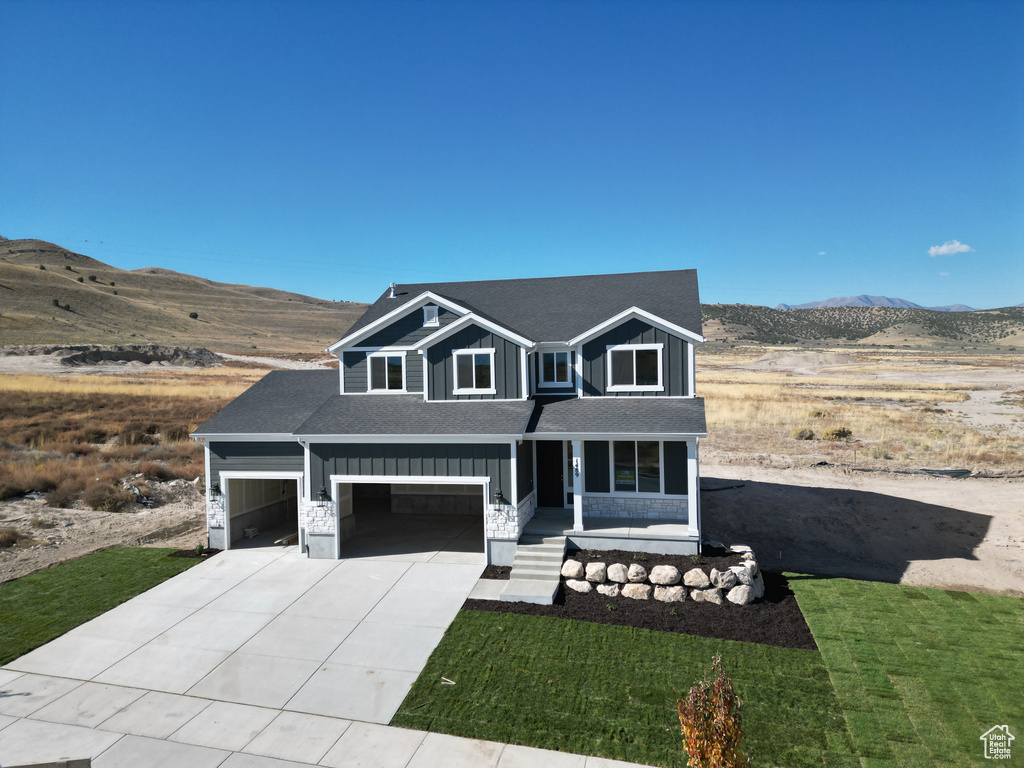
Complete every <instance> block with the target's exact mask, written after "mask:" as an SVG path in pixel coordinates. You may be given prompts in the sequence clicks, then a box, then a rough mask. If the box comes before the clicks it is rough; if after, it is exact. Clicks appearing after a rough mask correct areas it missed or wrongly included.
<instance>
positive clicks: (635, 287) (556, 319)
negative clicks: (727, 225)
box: [346, 269, 701, 341]
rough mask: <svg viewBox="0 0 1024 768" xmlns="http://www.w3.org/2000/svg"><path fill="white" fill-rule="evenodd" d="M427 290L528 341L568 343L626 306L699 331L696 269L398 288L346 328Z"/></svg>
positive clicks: (355, 328)
mask: <svg viewBox="0 0 1024 768" xmlns="http://www.w3.org/2000/svg"><path fill="white" fill-rule="evenodd" d="M426 291H431V292H432V293H435V294H437V295H439V296H441V297H443V298H447V299H450V300H452V301H454V302H455V303H457V304H460V305H462V306H464V307H466V308H467V309H471V310H473V311H474V312H476V313H477V314H480V315H482V316H484V317H486V318H487V319H489V320H494V321H495V322H497V323H499V324H501V325H503V326H505V327H506V328H508V329H510V330H512V331H515V332H516V333H519V334H521V335H523V336H525V337H526V338H528V339H530V340H531V341H567V340H569V339H571V338H574V337H575V336H577V335H579V334H581V333H583V332H584V331H586V330H588V329H590V328H593V327H594V326H596V325H598V324H600V323H602V322H604V321H605V320H607V319H608V318H610V317H613V316H615V315H617V314H619V313H620V312H622V311H623V310H626V309H629V308H630V307H634V306H635V307H639V308H640V309H643V310H646V311H648V312H650V313H652V314H654V315H657V316H658V317H661V318H664V319H665V320H668V321H669V322H671V323H675V324H676V325H679V326H682V327H683V328H685V329H686V330H688V331H692V332H693V333H696V334H700V333H701V315H700V296H699V294H698V291H697V271H696V270H693V269H681V270H675V271H667V272H630V273H626V274H619V275H579V276H575V277H537V278H529V279H521V280H481V281H474V282H464V283H416V284H409V285H398V286H397V287H396V289H395V294H396V295H395V298H393V299H389V298H388V293H389V292H388V291H385V292H384V294H382V295H381V297H380V298H379V299H377V301H376V302H375V303H374V304H372V305H371V306H370V308H369V309H367V310H366V313H365V314H364V315H363V316H362V317H361V318H359V320H357V321H356V324H355V325H353V326H352V328H350V329H349V331H348V333H347V334H346V336H348V335H351V334H353V333H355V332H357V331H358V330H359V329H361V328H363V327H364V326H366V325H369V324H370V323H372V322H373V321H375V320H377V319H379V318H381V317H383V316H384V315H386V314H388V313H389V312H391V311H393V310H394V309H396V308H398V307H400V306H401V305H402V304H404V303H406V302H409V301H413V300H414V299H416V298H417V297H418V296H420V295H422V294H423V293H424V292H426Z"/></svg>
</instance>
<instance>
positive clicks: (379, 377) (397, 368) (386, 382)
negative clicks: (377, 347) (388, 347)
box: [367, 352, 405, 392]
mask: <svg viewBox="0 0 1024 768" xmlns="http://www.w3.org/2000/svg"><path fill="white" fill-rule="evenodd" d="M367 363H369V368H370V391H371V392H402V391H404V390H405V355H404V354H394V353H388V352H374V353H371V354H370V355H369V356H368V359H367Z"/></svg>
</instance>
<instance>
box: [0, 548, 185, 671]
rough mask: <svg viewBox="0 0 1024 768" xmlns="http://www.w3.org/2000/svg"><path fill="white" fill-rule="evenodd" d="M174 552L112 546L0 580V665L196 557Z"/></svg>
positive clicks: (71, 627)
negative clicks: (27, 573)
mask: <svg viewBox="0 0 1024 768" xmlns="http://www.w3.org/2000/svg"><path fill="white" fill-rule="evenodd" d="M174 551H176V550H173V549H157V548H149V547H114V548H112V549H105V550H103V551H102V552H96V553H94V554H92V555H87V556H85V557H80V558H78V559H77V560H72V561H70V562H67V563H63V564H61V565H58V566H56V567H54V568H50V569H48V570H45V571H40V572H39V573H34V574H32V575H31V576H24V577H22V578H20V579H15V580H14V581H9V582H7V583H6V584H0V664H6V663H7V662H9V661H13V660H14V659H16V658H18V657H19V656H21V655H22V654H24V653H28V652H29V651H31V650H32V649H33V648H38V647H39V646H40V645H42V644H43V643H47V642H49V641H50V640H53V639H54V638H55V637H60V636H61V635H63V634H64V633H65V632H67V631H68V630H70V629H74V628H75V627H77V626H78V625H79V624H84V623H85V622H87V621H89V619H92V618H94V617H96V616H99V615H100V614H101V613H103V612H105V611H109V610H110V609H111V608H113V607H114V606H116V605H119V604H121V603H123V602H124V601H125V600H129V599H130V598H133V597H135V596H136V595H138V594H139V593H141V592H145V591H146V590H147V589H150V588H151V587H154V586H156V585H157V584H159V583H160V582H161V581H164V580H165V579H169V578H170V577H171V576H174V575H175V574H177V573H181V572H182V571H184V570H186V569H188V568H191V567H192V566H193V565H195V564H196V563H198V562H200V561H199V560H198V559H189V558H175V557H168V556H167V555H169V554H170V553H171V552H174Z"/></svg>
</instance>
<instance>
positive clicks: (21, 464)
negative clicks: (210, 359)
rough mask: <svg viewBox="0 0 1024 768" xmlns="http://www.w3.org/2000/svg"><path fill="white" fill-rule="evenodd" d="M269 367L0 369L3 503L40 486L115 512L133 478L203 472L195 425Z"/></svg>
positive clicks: (65, 501) (56, 498)
mask: <svg viewBox="0 0 1024 768" xmlns="http://www.w3.org/2000/svg"><path fill="white" fill-rule="evenodd" d="M264 373H265V371H259V370H237V369H231V368H209V369H198V370H196V369H193V370H180V371H159V372H139V373H132V374H124V375H120V376H102V375H101V376H89V375H79V376H63V377H54V376H38V375H8V376H0V397H2V403H3V404H2V405H0V446H2V447H0V500H2V499H7V498H11V497H14V496H17V495H20V494H22V493H25V492H28V491H36V492H39V493H45V494H46V500H47V503H48V504H49V505H50V506H54V507H67V506H70V505H71V504H72V503H74V502H75V501H78V500H81V501H83V502H84V503H85V504H87V505H88V506H90V507H92V508H93V509H99V510H106V511H116V510H119V509H122V508H124V507H125V506H128V505H130V504H131V503H132V498H133V496H134V494H133V493H130V492H128V491H126V490H124V488H123V487H122V486H123V483H124V482H125V481H126V480H128V479H130V478H133V477H135V476H137V475H141V476H142V477H141V478H138V479H139V481H140V482H139V483H137V484H138V485H140V487H143V486H144V485H145V481H167V480H173V479H188V480H194V479H195V478H196V477H201V476H202V475H203V473H204V461H203V450H202V446H200V445H199V444H197V443H195V442H193V441H192V440H191V439H190V438H189V436H188V435H189V432H190V431H192V430H193V429H195V428H196V427H197V426H199V425H200V424H201V423H202V422H203V421H205V420H206V419H208V418H209V417H210V416H212V415H213V414H214V413H216V412H217V411H218V410H219V409H221V408H222V407H224V405H225V404H226V403H227V402H228V401H229V400H230V399H231V398H233V397H235V396H236V395H238V394H239V393H241V392H242V391H244V390H245V389H246V388H248V387H249V386H250V385H251V384H252V383H253V382H254V381H256V380H257V379H259V378H260V377H262V376H263V375H264ZM143 493H145V490H143Z"/></svg>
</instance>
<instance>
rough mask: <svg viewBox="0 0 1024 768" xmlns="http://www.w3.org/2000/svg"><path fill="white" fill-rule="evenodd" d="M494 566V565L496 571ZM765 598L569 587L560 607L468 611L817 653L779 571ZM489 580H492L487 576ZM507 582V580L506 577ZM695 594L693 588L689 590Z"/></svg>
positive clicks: (649, 564)
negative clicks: (721, 600) (635, 594)
mask: <svg viewBox="0 0 1024 768" xmlns="http://www.w3.org/2000/svg"><path fill="white" fill-rule="evenodd" d="M566 557H570V558H573V559H575V560H580V561H581V562H582V563H583V564H584V565H586V564H587V563H588V562H603V563H605V564H606V565H611V564H612V563H623V564H624V565H627V566H628V565H629V564H630V563H640V565H642V566H644V567H645V568H646V569H647V570H648V571H650V570H651V568H653V567H654V566H655V565H674V566H675V567H676V568H678V569H679V570H680V572H681V573H686V572H687V571H688V570H690V569H691V568H696V567H699V568H701V569H702V570H703V571H704V572H705V573H709V572H710V571H711V568H718V569H719V570H724V569H725V568H728V567H729V566H730V565H736V564H738V563H739V562H740V560H741V558H740V556H739V555H734V554H732V553H729V554H726V553H725V552H723V551H721V550H718V551H708V552H707V554H705V555H702V556H701V557H700V559H699V561H697V562H694V560H693V559H692V558H691V557H690V556H689V555H649V554H643V553H635V552H624V551H622V550H608V551H604V552H587V551H584V552H579V551H578V550H575V551H573V550H570V552H569V553H567V555H566ZM491 567H493V566H488V568H491ZM485 573H486V571H485ZM761 573H762V576H763V577H764V586H765V594H764V597H763V598H762V599H760V600H756V601H755V602H753V603H750V604H749V605H733V604H732V603H730V602H728V601H726V603H725V604H724V605H714V604H713V603H695V602H693V601H692V600H691V599H690V598H689V596H687V598H686V600H685V601H684V602H682V603H662V602H659V601H657V600H654V599H651V600H633V599H630V598H628V597H621V596H620V597H614V598H613V597H605V596H604V595H602V594H600V593H599V592H598V591H597V590H594V591H593V592H590V593H589V594H585V595H584V594H580V593H579V592H574V591H573V590H571V589H566V588H565V587H564V585H563V586H562V587H561V588H560V589H559V590H558V594H557V595H555V603H554V605H535V604H533V603H519V602H502V601H499V600H467V601H466V602H465V604H464V605H463V608H466V609H468V610H472V611H491V612H494V613H519V614H526V615H529V616H554V617H556V618H560V619H574V620H576V621H589V622H593V623H595V624H617V625H619V626H626V627H637V628H640V629H650V630H655V631H657V632H677V633H679V634H684V635H697V636H700V637H712V638H718V639H721V640H741V641H743V642H748V643H761V644H763V645H775V646H779V647H781V648H804V649H809V650H817V647H818V646H817V645H816V644H815V642H814V637H813V636H812V635H811V630H810V629H809V628H808V627H807V622H806V621H804V615H803V613H802V612H801V610H800V606H799V605H797V602H796V596H795V595H794V594H793V591H792V590H791V589H790V588H789V582H788V581H787V580H786V578H785V577H784V576H782V575H781V574H778V573H768V572H765V571H762V572H761ZM484 578H491V577H489V576H484ZM506 578H507V577H506ZM687 592H689V589H687Z"/></svg>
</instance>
